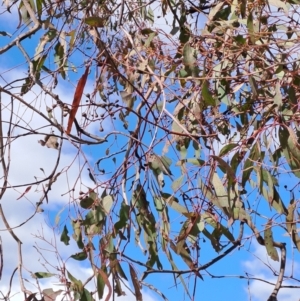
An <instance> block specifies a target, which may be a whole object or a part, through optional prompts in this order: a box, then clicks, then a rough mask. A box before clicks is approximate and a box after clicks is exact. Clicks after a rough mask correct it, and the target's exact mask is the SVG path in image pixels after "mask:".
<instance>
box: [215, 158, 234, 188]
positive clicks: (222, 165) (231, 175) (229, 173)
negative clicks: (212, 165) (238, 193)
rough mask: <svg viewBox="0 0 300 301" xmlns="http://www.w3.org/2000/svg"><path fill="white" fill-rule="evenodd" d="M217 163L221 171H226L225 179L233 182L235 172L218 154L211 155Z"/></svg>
mask: <svg viewBox="0 0 300 301" xmlns="http://www.w3.org/2000/svg"><path fill="white" fill-rule="evenodd" d="M211 157H212V158H214V159H215V160H216V161H218V163H219V167H220V169H221V170H222V171H223V172H226V175H227V180H228V182H229V183H230V184H232V183H234V182H235V172H234V170H233V169H232V168H231V167H230V166H229V165H228V163H226V162H225V161H224V160H223V159H222V158H220V157H218V156H213V155H212V156H211Z"/></svg>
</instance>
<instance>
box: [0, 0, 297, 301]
mask: <svg viewBox="0 0 300 301" xmlns="http://www.w3.org/2000/svg"><path fill="white" fill-rule="evenodd" d="M299 4H300V2H299V1H298V0H287V1H280V0H269V1H266V0H260V1H251V0H239V1H238V0H232V1H218V0H216V1H180V0H179V1H173V0H161V1H157V0H152V1H149V2H148V1H146V2H143V1H125V0H122V1H107V0H101V1H74V0H70V1H60V0H58V1H51V0H21V1H9V0H8V1H4V2H3V4H2V16H3V17H6V18H9V17H7V16H18V18H19V20H18V24H17V25H16V27H15V28H13V29H11V28H9V27H7V28H5V30H4V31H1V32H0V34H1V36H2V37H1V48H0V54H1V56H2V57H3V58H9V57H12V56H16V55H17V56H19V58H21V62H22V63H23V65H22V68H23V69H22V70H23V71H22V72H23V73H24V63H25V65H26V68H25V69H27V70H26V72H25V73H26V74H25V77H24V76H23V75H20V77H19V78H11V77H10V76H9V74H10V72H13V71H14V70H15V68H17V66H16V65H13V66H12V65H9V63H7V65H5V64H3V66H4V67H3V68H2V70H1V73H2V75H1V87H0V92H1V115H0V118H1V119H0V122H1V128H0V136H1V139H0V152H1V158H2V159H1V160H2V161H1V163H2V184H1V192H0V198H1V200H2V202H3V203H5V202H7V201H8V200H7V198H5V196H6V193H7V192H8V191H9V190H11V189H13V190H16V189H17V190H18V191H21V190H22V191H23V192H22V193H21V192H20V193H19V197H18V199H23V198H26V197H27V194H28V193H29V191H30V189H31V188H34V189H35V194H32V195H30V196H32V199H31V197H30V198H29V197H28V200H29V201H33V202H34V200H35V198H36V195H38V201H37V203H36V206H35V208H34V209H33V210H32V216H31V218H34V217H35V216H36V215H38V214H41V211H42V210H45V209H47V203H49V205H51V197H50V194H51V191H53V190H55V189H56V185H57V183H59V182H60V181H63V179H65V178H66V176H67V177H68V170H69V169H70V168H71V165H76V166H79V168H77V172H78V174H76V177H75V178H74V182H72V183H71V182H69V181H68V187H67V186H66V189H65V194H67V195H68V196H69V202H68V204H64V205H63V206H62V208H61V210H60V211H59V212H56V218H55V221H54V222H53V224H52V226H53V229H54V230H55V232H56V233H59V237H60V241H61V242H62V243H64V244H65V245H66V247H65V248H66V249H68V247H67V245H69V244H70V242H71V241H75V242H76V244H77V249H78V250H77V252H76V253H72V252H73V250H71V251H70V252H71V253H70V254H68V256H66V257H64V256H58V259H57V260H58V261H59V262H60V265H59V266H60V268H57V269H56V270H55V269H53V266H55V264H54V263H49V262H47V261H46V264H45V267H47V268H45V270H44V271H40V272H34V273H33V275H34V278H36V279H37V281H38V279H40V278H48V277H57V278H58V279H59V281H60V283H61V284H63V286H62V290H63V292H64V293H65V294H67V296H69V298H70V299H73V300H74V299H79V300H88V301H90V300H94V299H97V298H99V299H102V298H103V299H105V300H110V298H112V296H113V295H114V294H116V295H117V296H121V295H123V293H124V285H126V283H128V282H130V283H131V287H132V288H133V289H132V291H133V293H134V295H135V298H136V300H138V301H141V300H143V292H142V290H141V288H142V287H143V288H145V287H148V288H149V289H153V290H154V291H155V292H156V293H158V295H159V298H163V299H165V300H166V299H167V295H168V290H167V289H165V290H163V288H159V289H158V288H156V287H155V286H156V283H155V281H154V278H153V277H152V278H151V276H153V275H157V274H161V273H163V274H164V275H167V276H166V277H170V279H171V280H173V281H174V285H176V286H177V285H178V286H180V287H182V288H183V289H184V291H185V294H186V296H187V297H188V298H190V299H193V298H195V297H197V294H196V292H197V290H196V283H197V281H202V280H204V281H205V278H206V277H215V275H213V274H212V273H211V272H210V267H212V266H214V265H218V264H219V263H220V261H222V260H223V259H225V258H226V257H227V256H228V255H229V254H231V253H232V252H233V251H234V250H237V249H240V250H247V249H248V248H249V246H250V245H251V242H252V241H253V240H254V241H256V242H257V243H259V244H260V245H263V246H265V248H266V251H265V252H266V254H268V256H269V258H270V259H271V260H273V261H280V267H279V269H278V270H276V271H274V273H275V275H276V277H277V281H276V283H274V284H273V289H272V291H271V293H270V297H269V300H277V295H278V292H279V291H280V289H281V288H282V287H284V281H285V280H289V281H290V280H294V281H298V282H299V279H296V278H295V277H293V275H292V276H291V275H288V274H287V272H286V260H287V257H286V252H287V247H286V243H287V242H289V240H291V242H292V244H293V245H292V247H291V249H293V248H295V249H296V252H299V251H300V237H299V236H298V233H297V223H298V215H297V208H298V206H299V202H298V199H299V189H298V185H299V178H300V140H299V139H300V128H299V120H300V115H299V104H298V102H299V95H300V90H299V86H300V76H299V72H298V70H299V59H300V57H299V53H300V43H299V32H300V28H299V27H300V25H299V23H298V21H297V20H298V19H299ZM5 68H6V69H5ZM9 68H10V69H9ZM23 73H22V74H23ZM70 83H71V84H73V89H72V90H71V91H72V92H71V93H72V95H73V99H72V101H70V102H68V101H66V99H65V98H64V95H60V94H59V93H58V92H57V91H58V90H59V87H62V86H63V85H69V84H70ZM37 91H38V92H37ZM34 93H35V94H34ZM34 95H35V96H34ZM32 96H34V100H33V99H32ZM29 98H30V100H29ZM20 108H21V109H20ZM23 111H24V112H26V114H27V113H28V112H30V113H29V114H27V115H26V114H25V113H24V114H25V115H24V114H23V113H22V112H23ZM33 116H38V118H39V120H40V121H39V126H37V127H33V126H32V123H31V120H32V118H33ZM32 135H33V136H34V137H37V138H36V140H38V141H39V143H40V146H39V147H40V148H41V147H42V146H44V147H47V148H49V150H48V151H55V152H56V160H55V161H54V163H53V166H50V168H51V171H50V172H49V173H48V174H47V173H46V172H44V175H43V176H42V177H39V178H36V181H35V182H32V181H31V180H29V179H22V182H21V183H17V184H14V183H12V181H11V177H13V174H12V173H11V171H10V162H12V164H13V160H14V158H11V156H10V154H11V149H12V148H14V145H15V143H17V142H18V139H21V138H22V139H23V138H26V137H27V136H28V137H31V136H32ZM25 143H26V142H25ZM41 149H42V148H41ZM43 150H44V149H43ZM64 152H70V153H71V154H72V155H74V156H73V159H74V160H73V161H72V163H71V164H69V163H66V164H65V163H64V161H63V160H62V154H63V153H64ZM64 164H65V165H64ZM20 168H22V167H20ZM48 168H49V166H48ZM86 175H88V177H86ZM30 182H31V183H30ZM283 183H284V184H283ZM285 184H286V185H285ZM32 190H33V189H32ZM28 195H29V194H28ZM42 208H43V209H42ZM52 210H53V208H52ZM52 212H53V211H52ZM0 215H1V217H2V220H3V223H4V225H5V227H6V230H7V231H8V232H9V233H10V234H11V236H12V237H13V238H14V239H15V241H16V243H17V245H18V247H19V248H20V253H21V241H20V238H19V237H18V236H17V235H16V234H15V233H14V229H13V228H11V225H10V221H9V219H6V217H7V216H6V213H5V210H3V208H2V206H1V205H0ZM31 218H30V219H31ZM50 219H51V218H50ZM28 220H29V219H28ZM28 220H26V222H27V221H28ZM26 222H24V223H22V224H20V226H21V227H23V226H24V225H26ZM283 233H286V234H287V236H286V237H284V236H282V234H283ZM25 239H26V238H25ZM58 240H59V239H58ZM57 243H58V242H57ZM55 245H56V244H53V245H52V246H53V247H55ZM289 246H290V244H289ZM4 247H5V243H4ZM54 249H55V248H54ZM288 251H289V250H288ZM41 252H42V253H43V251H42V250H41ZM58 253H59V252H58ZM1 254H2V253H1ZM1 258H2V257H1ZM19 260H20V261H19V278H20V283H21V286H20V290H22V291H23V292H24V293H25V294H26V298H27V299H26V300H28V301H29V300H31V299H36V298H37V297H35V294H34V293H36V292H35V291H34V292H32V291H29V289H28V288H26V284H25V283H24V281H23V278H24V277H25V276H24V275H25V274H23V273H26V272H24V270H22V266H23V263H22V260H21V259H19ZM70 260H75V262H78V265H79V264H80V263H81V262H84V264H88V265H89V267H90V268H91V276H90V278H88V279H84V280H80V276H81V275H80V274H78V275H75V274H71V272H70V271H69V270H68V262H69V261H70ZM231 260H235V259H234V255H233V257H232V258H231ZM236 260H237V261H238V259H236ZM266 264H267V265H269V263H266ZM51 266H52V269H51ZM269 266H270V265H269ZM4 267H5V260H4ZM2 268H3V267H2ZM270 268H271V266H270ZM1 272H2V269H1ZM222 273H224V275H226V274H228V273H230V270H229V271H225V270H224V271H222ZM241 278H245V279H251V277H249V276H243V277H241ZM191 279H193V281H192V282H191ZM91 280H93V283H94V290H92V291H91V290H90V289H88V288H87V287H88V286H87V284H89V282H90V281H91ZM171 280H170V281H171ZM262 280H263V279H262ZM83 281H85V282H83ZM148 281H149V282H148ZM189 283H193V284H192V285H191V284H189ZM295 287H297V285H295ZM40 292H41V293H42V295H43V298H44V300H46V299H47V298H48V300H50V299H53V298H55V297H56V295H57V294H58V293H57V292H54V291H53V290H52V288H49V289H46V290H43V291H40ZM59 293H60V292H59ZM3 294H4V295H6V297H7V299H9V298H10V290H9V291H8V292H3Z"/></svg>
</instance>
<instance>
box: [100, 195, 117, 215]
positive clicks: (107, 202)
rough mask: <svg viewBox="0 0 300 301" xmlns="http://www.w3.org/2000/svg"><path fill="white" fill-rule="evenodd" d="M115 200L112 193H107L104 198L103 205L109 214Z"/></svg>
mask: <svg viewBox="0 0 300 301" xmlns="http://www.w3.org/2000/svg"><path fill="white" fill-rule="evenodd" d="M113 201H114V200H113V197H112V196H111V195H107V196H105V197H104V198H103V199H102V206H103V208H104V210H105V212H106V213H107V214H108V213H109V212H110V209H111V206H112V204H113Z"/></svg>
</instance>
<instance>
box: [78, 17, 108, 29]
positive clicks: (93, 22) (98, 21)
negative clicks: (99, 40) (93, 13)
mask: <svg viewBox="0 0 300 301" xmlns="http://www.w3.org/2000/svg"><path fill="white" fill-rule="evenodd" d="M106 21H107V18H100V17H87V18H85V19H84V23H85V24H87V25H90V26H93V27H104V26H105V23H106Z"/></svg>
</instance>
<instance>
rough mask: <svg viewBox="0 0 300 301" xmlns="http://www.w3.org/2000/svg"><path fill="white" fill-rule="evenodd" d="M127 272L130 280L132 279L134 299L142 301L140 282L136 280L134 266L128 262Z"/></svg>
mask: <svg viewBox="0 0 300 301" xmlns="http://www.w3.org/2000/svg"><path fill="white" fill-rule="evenodd" d="M129 272H130V277H131V281H132V284H133V288H134V293H135V299H136V301H143V296H142V293H141V288H140V283H139V281H138V278H137V275H136V272H135V270H134V268H133V267H132V266H131V264H129Z"/></svg>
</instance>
